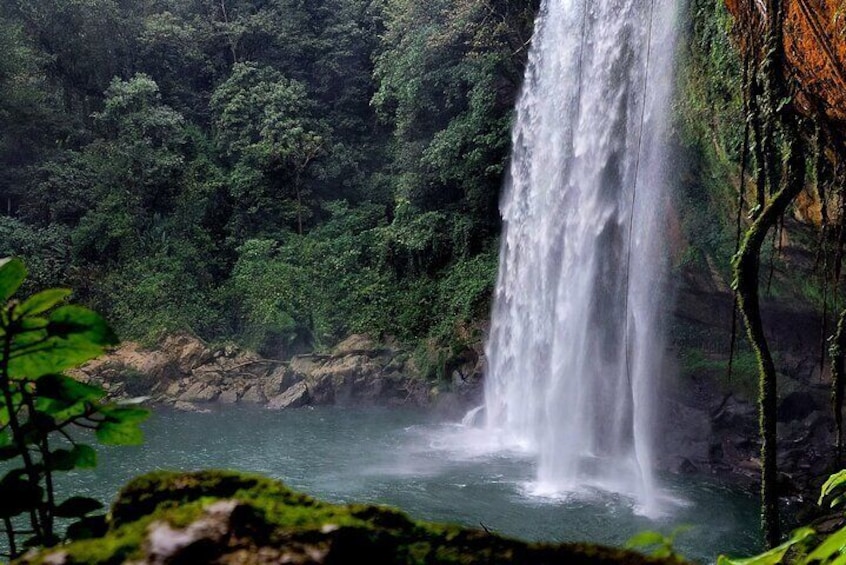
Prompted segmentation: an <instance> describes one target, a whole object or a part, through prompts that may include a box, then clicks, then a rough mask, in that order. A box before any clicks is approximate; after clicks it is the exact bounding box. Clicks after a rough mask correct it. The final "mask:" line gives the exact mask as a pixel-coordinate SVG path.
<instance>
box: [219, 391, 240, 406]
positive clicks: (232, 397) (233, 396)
mask: <svg viewBox="0 0 846 565" xmlns="http://www.w3.org/2000/svg"><path fill="white" fill-rule="evenodd" d="M217 401H218V402H221V403H223V404H235V403H236V402H238V392H237V391H235V390H233V389H231V388H229V389H226V390H224V391H223V392H221V393H220V396H219V397H218V398H217Z"/></svg>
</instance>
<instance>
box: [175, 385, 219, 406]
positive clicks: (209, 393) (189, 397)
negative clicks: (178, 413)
mask: <svg viewBox="0 0 846 565" xmlns="http://www.w3.org/2000/svg"><path fill="white" fill-rule="evenodd" d="M218 396H220V389H219V388H217V387H216V386H213V385H207V384H205V383H202V382H199V383H194V384H192V385H191V386H190V387H188V390H186V391H185V392H183V393H182V394H181V395H179V400H182V401H183V402H212V401H214V400H215V399H217V397H218Z"/></svg>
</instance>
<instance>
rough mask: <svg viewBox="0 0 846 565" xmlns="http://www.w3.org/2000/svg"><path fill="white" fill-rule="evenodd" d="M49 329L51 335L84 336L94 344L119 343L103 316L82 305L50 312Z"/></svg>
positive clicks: (85, 339) (64, 307)
mask: <svg viewBox="0 0 846 565" xmlns="http://www.w3.org/2000/svg"><path fill="white" fill-rule="evenodd" d="M47 331H48V333H49V334H50V335H51V336H56V337H64V338H68V337H70V336H72V335H75V336H79V337H81V338H84V341H87V342H88V343H91V344H94V345H100V346H108V345H117V343H118V339H117V336H116V335H115V333H114V332H113V331H112V329H111V328H110V327H109V325H108V324H107V323H106V321H105V320H104V319H103V317H102V316H100V315H99V314H97V313H96V312H94V311H93V310H89V309H88V308H83V307H82V306H74V305H69V306H62V307H61V308H57V309H56V310H55V311H53V313H52V314H50V323H49V324H48V326H47Z"/></svg>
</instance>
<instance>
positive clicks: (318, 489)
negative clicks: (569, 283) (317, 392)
mask: <svg viewBox="0 0 846 565" xmlns="http://www.w3.org/2000/svg"><path fill="white" fill-rule="evenodd" d="M145 432H146V443H145V444H144V445H143V446H138V447H129V448H126V447H123V448H107V449H101V454H100V464H99V466H98V468H97V469H96V470H91V471H75V472H73V473H71V476H70V478H69V480H70V482H71V484H65V485H63V488H69V489H73V490H74V491H75V493H76V494H87V495H93V496H96V497H98V498H101V499H103V500H110V499H111V498H112V497H113V496H114V494H115V493H116V492H117V490H118V488H119V487H120V486H121V485H123V484H124V483H125V482H126V481H128V480H129V479H130V478H132V477H134V476H136V475H138V474H141V473H145V472H148V471H152V470H156V469H174V470H193V469H203V468H229V469H237V470H243V471H252V472H259V473H263V474H266V475H268V476H271V477H274V478H278V479H282V480H283V481H285V482H286V483H287V484H288V485H290V486H291V487H293V488H296V489H299V490H301V491H304V492H306V493H308V494H311V495H314V496H316V497H319V498H321V499H324V500H328V501H331V502H339V503H344V502H370V503H378V504H388V505H392V506H396V507H399V508H400V509H402V510H404V511H406V512H408V513H409V514H410V515H411V516H412V517H414V518H418V519H426V520H436V521H448V522H456V523H460V524H464V525H467V526H473V527H480V524H484V525H485V527H487V528H488V529H490V530H492V531H495V532H498V533H501V534H505V535H508V536H515V537H519V538H523V539H527V540H543V541H574V540H579V541H597V542H602V543H607V544H622V543H624V542H625V541H626V540H627V539H628V538H629V537H630V536H632V535H633V534H634V533H636V532H639V531H642V530H659V531H662V532H670V531H672V530H673V529H674V528H675V527H677V526H680V525H689V526H691V529H690V530H689V531H687V532H685V533H684V534H681V535H680V536H679V538H678V543H677V546H678V548H679V550H680V551H681V552H682V553H683V554H684V555H686V556H687V557H689V558H692V559H697V560H700V561H704V562H709V561H713V560H714V558H715V556H716V555H717V554H718V553H719V552H731V553H748V552H750V551H753V550H755V549H757V547H756V540H755V537H756V532H757V510H756V504H755V501H754V500H752V499H751V498H749V497H748V496H746V495H744V494H742V493H738V492H733V491H731V490H729V489H726V488H723V487H719V486H716V485H713V484H708V483H704V482H696V481H692V480H688V479H686V480H684V481H681V480H672V479H666V478H665V479H664V480H663V481H662V492H663V498H664V500H665V504H664V505H663V506H664V509H665V513H664V514H663V515H662V516H660V517H658V518H656V519H651V518H647V517H644V516H641V515H638V513H637V512H636V507H635V505H634V504H633V503H632V502H631V501H628V500H626V499H625V498H622V497H620V496H618V495H607V494H602V493H599V492H587V493H583V494H582V495H581V496H578V497H558V498H543V497H538V496H534V495H532V494H531V491H532V488H531V486H532V484H533V481H534V479H535V469H534V467H533V465H534V463H533V462H532V461H533V458H531V457H529V456H527V455H526V454H521V453H508V452H505V453H503V452H498V451H496V450H493V449H491V446H490V445H489V444H488V443H489V442H488V439H487V438H486V432H484V431H483V430H467V429H466V428H462V427H461V426H460V425H458V424H444V423H439V422H436V421H434V420H433V418H432V417H431V416H430V415H428V414H427V413H424V412H420V411H415V410H405V409H403V410H385V409H377V408H366V409H365V408H343V409H342V408H315V409H302V410H292V411H283V412H272V411H268V410H264V409H261V408H258V407H241V406H239V407H227V408H219V409H216V410H215V411H213V412H212V413H208V414H189V413H181V412H174V411H171V410H164V409H161V410H157V411H156V412H155V413H154V414H153V416H152V418H151V419H150V421H149V422H148V423H147V424H145Z"/></svg>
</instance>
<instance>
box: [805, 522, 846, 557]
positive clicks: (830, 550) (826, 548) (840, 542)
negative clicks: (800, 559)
mask: <svg viewBox="0 0 846 565" xmlns="http://www.w3.org/2000/svg"><path fill="white" fill-rule="evenodd" d="M844 553H846V528H842V529H840V530H837V531H836V532H834V533H833V534H831V535H830V536H828V537H827V538H825V540H823V542H822V543H821V544H820V545H818V546H817V547H816V549H814V551H812V552H811V554H810V555H808V558H807V560H806V562H807V563H831V562H832V560H834V559H835V558H838V557H841V558H842V557H843V555H844Z"/></svg>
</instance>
